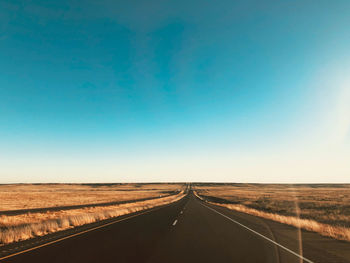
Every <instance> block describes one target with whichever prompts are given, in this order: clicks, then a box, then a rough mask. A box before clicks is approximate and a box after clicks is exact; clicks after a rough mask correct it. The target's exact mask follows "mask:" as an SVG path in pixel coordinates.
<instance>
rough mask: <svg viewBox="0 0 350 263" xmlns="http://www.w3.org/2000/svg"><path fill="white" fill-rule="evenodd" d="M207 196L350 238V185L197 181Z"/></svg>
mask: <svg viewBox="0 0 350 263" xmlns="http://www.w3.org/2000/svg"><path fill="white" fill-rule="evenodd" d="M195 189H196V191H197V193H198V194H199V195H200V196H202V197H203V198H204V199H206V200H208V201H211V202H212V203H216V204H219V205H221V206H225V207H228V208H230V209H233V210H236V211H240V212H244V213H249V214H253V215H256V216H260V217H264V218H268V219H271V220H274V221H278V222H281V223H285V224H290V225H293V226H296V227H301V228H304V229H307V230H310V231H315V232H318V233H320V234H322V235H325V236H330V237H333V238H337V239H341V240H347V241H350V185H349V184H342V185H331V184H329V185H322V184H321V185H282V184H280V185H279V184H197V185H196V186H195Z"/></svg>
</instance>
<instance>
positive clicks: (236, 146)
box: [0, 0, 350, 183]
mask: <svg viewBox="0 0 350 263" xmlns="http://www.w3.org/2000/svg"><path fill="white" fill-rule="evenodd" d="M349 10H350V2H349V1H320V0H318V1H305V0H302V1H247V0H244V1H243V0H242V1H232V0H228V1H225V0H224V1H203V0H201V1H197V0H190V1H181V0H180V1H161V0H159V1H115V0H113V1H64V0H59V1H15V0H11V1H1V3H0V183H7V182H66V181H69V182H118V181H233V182H236V181H237V182H240V181H242V182H245V181H253V182H255V181H256V182H265V181H266V182H307V181H310V182H328V181H336V182H343V181H349V178H350V167H349V165H348V164H347V161H348V160H349V159H350V158H348V157H349V156H350V155H348V154H349V153H350V146H349V126H350V119H349V117H350V110H349V107H348V105H350V95H349V93H350V92H349V87H350V86H349V83H350V79H349V78H350V77H349V76H350V71H349V69H350V68H349V65H350V63H349V61H350V49H349V47H350V30H349V28H350V16H349ZM348 99H349V100H348ZM335 167H336V169H334V168H335ZM291 168H293V169H292V170H291ZM285 172H286V173H285Z"/></svg>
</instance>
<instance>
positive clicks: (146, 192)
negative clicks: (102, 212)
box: [0, 184, 183, 212]
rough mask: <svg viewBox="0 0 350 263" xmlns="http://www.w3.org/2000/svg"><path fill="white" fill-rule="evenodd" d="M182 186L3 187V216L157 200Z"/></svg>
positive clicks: (0, 208) (0, 196)
mask: <svg viewBox="0 0 350 263" xmlns="http://www.w3.org/2000/svg"><path fill="white" fill-rule="evenodd" d="M182 188H183V185H181V184H110V185H109V184H86V185H84V184H12V185H0V200H1V202H0V212H1V211H6V210H17V209H31V208H43V207H54V206H68V205H84V204H93V203H105V202H114V201H124V200H135V199H142V198H150V197H157V196H159V195H161V194H163V195H164V194H165V193H166V192H167V191H175V190H177V189H182Z"/></svg>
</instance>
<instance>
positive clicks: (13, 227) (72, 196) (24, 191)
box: [0, 184, 184, 245]
mask: <svg viewBox="0 0 350 263" xmlns="http://www.w3.org/2000/svg"><path fill="white" fill-rule="evenodd" d="M0 189H1V190H0V200H1V210H2V211H5V210H14V209H30V208H43V207H53V206H66V205H84V204H91V203H93V204H95V203H101V202H113V201H122V200H131V202H130V203H125V204H119V205H108V206H95V207H82V208H76V209H69V210H65V209H61V210H58V211H43V212H23V213H22V212H21V213H20V214H17V215H4V214H3V215H1V211H0V245H3V244H8V243H12V242H16V241H20V240H25V239H29V238H32V237H36V236H43V235H46V234H49V233H53V232H56V231H60V230H64V229H68V228H72V227H76V226H80V225H84V224H89V223H93V222H96V221H100V220H105V219H108V218H112V217H117V216H121V215H125V214H129V213H133V212H137V211H141V210H144V209H148V208H152V207H156V206H160V205H164V204H168V203H171V202H175V201H177V200H179V199H180V198H182V197H183V196H184V193H183V190H184V184H123V185H79V184H76V185H66V184H54V185H2V186H1V187H0ZM178 189H179V190H182V191H181V192H180V193H179V194H176V195H174V194H173V195H170V196H168V194H169V193H168V192H169V191H176V190H178ZM160 196H163V197H161V198H156V199H151V200H145V201H138V202H132V200H136V199H141V198H149V197H160ZM3 197H4V199H2V198H3ZM3 200H5V201H4V202H3Z"/></svg>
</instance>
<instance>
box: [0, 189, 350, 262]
mask: <svg viewBox="0 0 350 263" xmlns="http://www.w3.org/2000/svg"><path fill="white" fill-rule="evenodd" d="M120 220H121V221H120ZM300 240H301V241H302V242H300ZM2 262H16V263H18V262H25V263H30V262H75V263H76V262H84V263H86V262H118V263H122V262H152V263H153V262H155V263H157V262H161V263H165V262H166V263H168V262H169V263H171V262H191V263H193V262H201V263H202V262H210V263H213V262H239V263H243V262H254V263H255V262H269V263H274V262H276V263H281V262H282V263H283V262H285V263H294V262H295V263H300V262H320V263H322V262H327V263H329V262H332V263H336V262H344V263H346V262H350V245H349V243H347V242H342V241H336V240H333V239H330V238H325V237H322V236H320V235H318V234H316V233H311V232H308V231H301V232H299V231H298V230H297V229H295V228H293V227H289V226H286V225H283V224H279V223H276V222H272V221H269V220H264V219H261V218H257V217H254V216H250V215H246V214H242V213H238V212H235V211H230V210H228V209H226V208H222V207H217V206H213V205H208V204H206V203H204V202H202V201H200V200H198V199H197V198H196V197H195V196H194V195H193V194H192V193H190V194H189V195H187V196H186V197H185V198H183V199H182V200H180V201H178V202H176V203H174V204H171V205H167V206H164V207H161V208H156V209H152V210H149V211H146V212H143V213H141V214H135V215H132V216H129V217H124V218H122V219H118V220H117V221H115V222H114V223H113V222H110V224H109V225H107V226H104V227H100V228H98V229H95V230H92V231H88V232H85V233H83V234H81V235H76V236H73V237H69V238H66V239H64V240H61V241H58V242H55V243H52V244H49V245H45V246H42V247H40V248H37V249H34V250H31V251H28V252H25V253H21V254H18V255H15V256H13V257H10V258H6V259H3V260H2V261H1V263H2Z"/></svg>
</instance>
